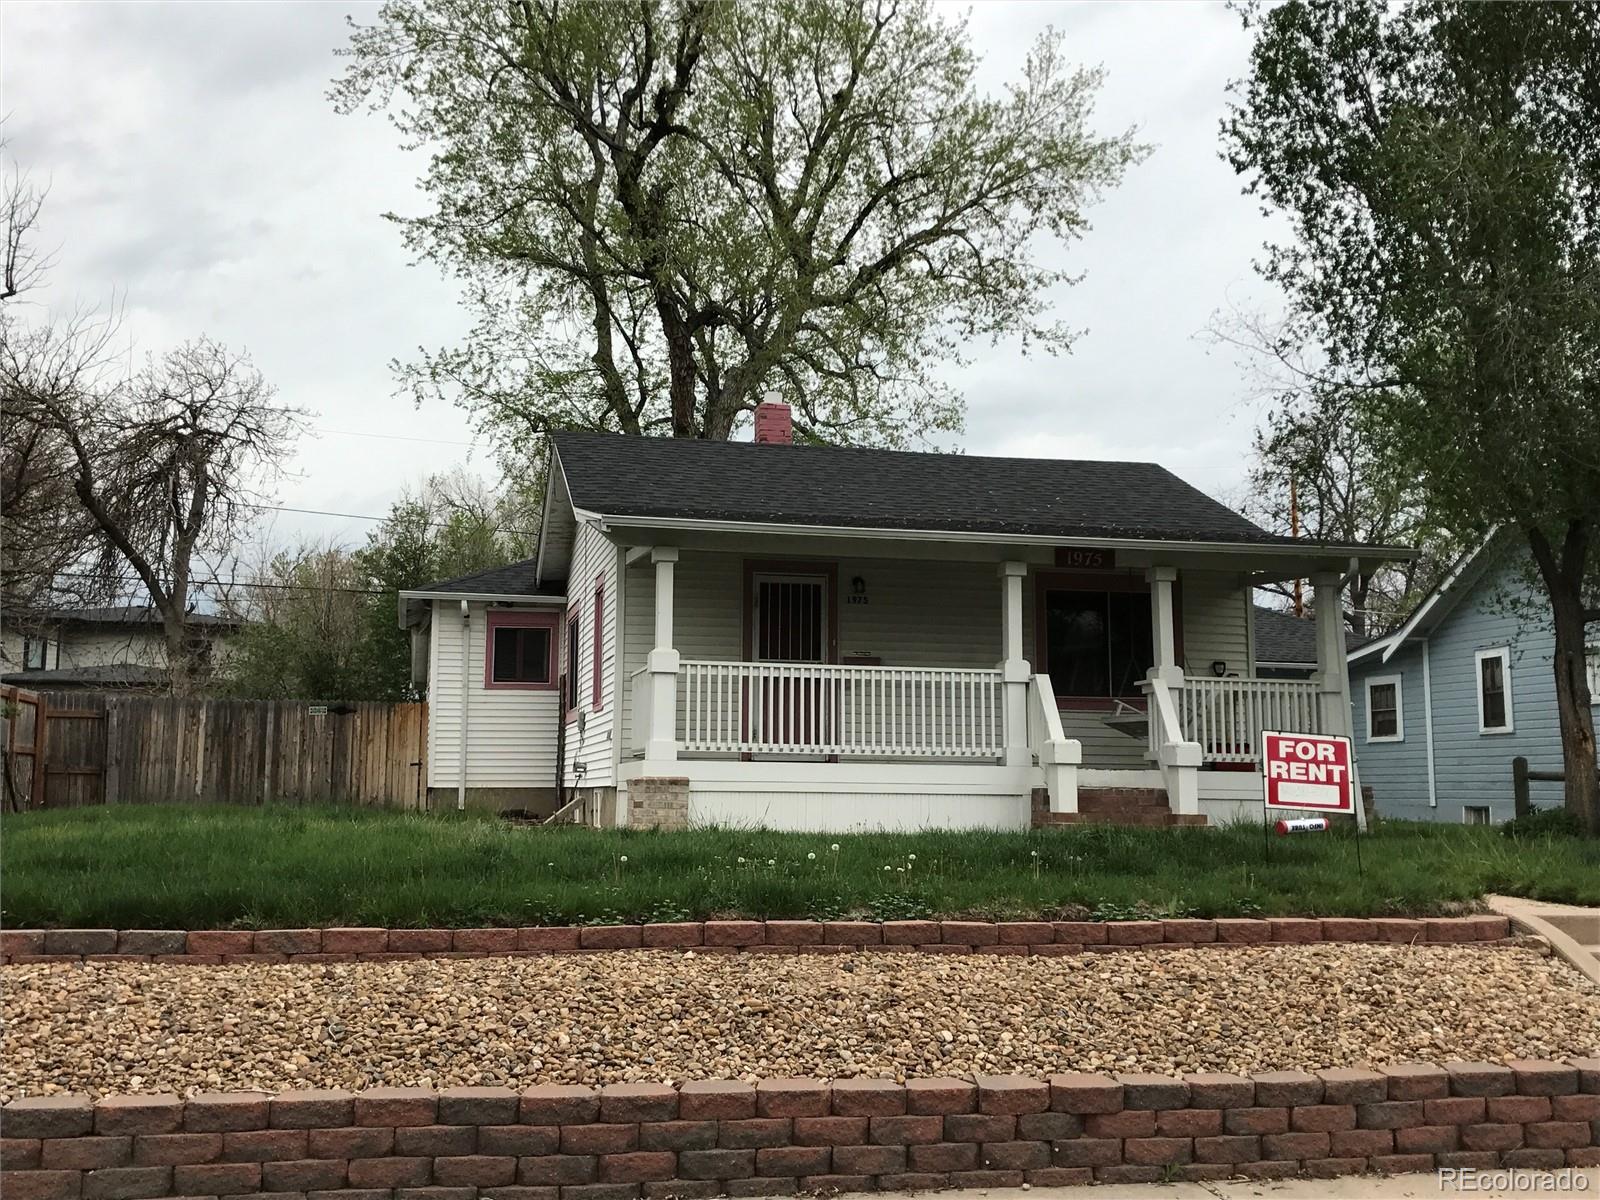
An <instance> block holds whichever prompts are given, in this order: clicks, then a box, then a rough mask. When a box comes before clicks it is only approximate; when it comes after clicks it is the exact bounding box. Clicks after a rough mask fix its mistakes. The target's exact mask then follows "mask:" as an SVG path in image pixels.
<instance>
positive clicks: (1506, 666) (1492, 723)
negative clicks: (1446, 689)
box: [1477, 646, 1515, 733]
mask: <svg viewBox="0 0 1600 1200" xmlns="http://www.w3.org/2000/svg"><path fill="white" fill-rule="evenodd" d="M1477 667H1478V732H1479V733H1510V732H1511V731H1512V730H1513V729H1514V728H1515V726H1514V725H1513V723H1512V714H1511V650H1510V648H1509V647H1507V646H1501V647H1498V648H1497V649H1494V650H1480V651H1478V656H1477Z"/></svg>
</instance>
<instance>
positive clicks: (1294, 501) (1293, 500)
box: [1289, 475, 1306, 617]
mask: <svg viewBox="0 0 1600 1200" xmlns="http://www.w3.org/2000/svg"><path fill="white" fill-rule="evenodd" d="M1289 536H1290V537H1296V538H1297V537H1299V536H1300V493H1299V492H1298V491H1297V490H1296V488H1295V483H1294V476H1293V475H1291V476H1289ZM1300 583H1301V581H1300V580H1299V579H1296V580H1295V581H1294V615H1295V616H1297V617H1303V616H1305V615H1306V600H1305V594H1304V592H1303V591H1302V590H1301V587H1300Z"/></svg>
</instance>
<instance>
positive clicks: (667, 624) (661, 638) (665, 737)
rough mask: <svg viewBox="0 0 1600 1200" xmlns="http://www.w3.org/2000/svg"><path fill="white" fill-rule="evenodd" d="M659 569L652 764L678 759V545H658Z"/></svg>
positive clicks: (653, 554)
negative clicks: (674, 597)
mask: <svg viewBox="0 0 1600 1200" xmlns="http://www.w3.org/2000/svg"><path fill="white" fill-rule="evenodd" d="M650 561H651V562H653V563H654V564H655V567H656V640H655V647H654V648H653V649H652V650H651V651H650V657H649V660H648V665H649V669H650V729H649V732H648V733H647V734H646V737H645V750H644V756H645V758H646V760H648V761H651V762H674V761H676V760H677V757H678V652H677V650H676V649H674V648H673V645H672V567H673V564H674V563H676V562H677V561H678V549H677V547H676V546H656V547H654V548H652V549H651V551H650Z"/></svg>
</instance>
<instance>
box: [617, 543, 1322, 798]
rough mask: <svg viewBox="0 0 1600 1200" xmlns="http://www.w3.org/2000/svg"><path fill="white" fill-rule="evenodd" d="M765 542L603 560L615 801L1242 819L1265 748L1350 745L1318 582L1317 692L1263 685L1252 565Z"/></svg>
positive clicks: (642, 549) (635, 552)
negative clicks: (614, 680)
mask: <svg viewBox="0 0 1600 1200" xmlns="http://www.w3.org/2000/svg"><path fill="white" fill-rule="evenodd" d="M679 540H680V541H681V540H682V539H679ZM775 540H776V539H769V540H768V541H767V542H766V543H764V544H763V545H762V546H761V547H760V550H759V551H757V550H756V549H755V548H754V547H751V548H748V549H747V548H745V546H741V545H735V544H727V543H714V544H706V543H704V542H702V543H701V544H690V545H682V544H679V545H662V544H659V543H657V544H650V545H636V546H632V547H629V548H628V549H626V550H625V551H624V555H625V566H624V569H623V571H622V572H621V579H622V581H623V582H622V586H621V592H622V595H621V597H620V601H621V606H620V610H619V626H620V630H619V641H620V646H619V649H620V654H619V661H620V671H621V674H620V678H619V684H620V685H621V687H620V692H621V695H622V698H623V708H622V717H621V726H622V729H621V740H620V744H619V761H618V775H617V778H618V784H619V789H620V790H621V791H622V792H623V793H630V792H634V793H640V794H643V793H646V792H650V791H652V790H653V789H656V788H658V787H659V786H660V785H661V781H685V782H686V785H687V791H688V796H689V808H690V812H691V816H692V819H693V820H696V821H699V822H717V823H723V824H736V823H746V824H763V825H770V826H777V827H787V828H807V829H819V828H835V829H837V828H852V827H891V828H892V827H918V826H922V825H935V824H938V825H961V824H966V825H980V826H992V827H1009V828H1017V827H1024V826H1026V825H1027V824H1028V823H1029V822H1030V821H1034V820H1037V819H1038V818H1037V815H1036V809H1037V810H1039V811H1042V812H1043V813H1047V814H1050V815H1051V816H1052V817H1054V818H1056V819H1067V820H1071V819H1074V814H1079V813H1080V811H1083V810H1084V809H1085V808H1087V809H1089V810H1093V809H1094V807H1095V806H1094V804H1093V803H1088V804H1086V805H1085V804H1080V800H1081V799H1085V798H1086V799H1089V800H1091V801H1092V799H1093V797H1094V794H1095V793H1096V792H1097V791H1103V790H1105V789H1136V790H1143V789H1155V790H1157V791H1159V792H1160V793H1161V794H1162V795H1164V797H1165V799H1166V802H1167V805H1168V811H1170V812H1171V813H1172V814H1173V815H1174V816H1176V817H1181V818H1189V819H1192V820H1199V819H1200V818H1202V817H1204V816H1208V817H1210V818H1211V819H1213V820H1217V819H1224V818H1228V817H1231V816H1233V815H1235V814H1236V812H1237V811H1238V810H1239V807H1240V806H1241V805H1243V804H1245V803H1247V802H1248V801H1251V800H1253V799H1255V798H1257V797H1259V795H1260V777H1259V775H1258V774H1257V773H1256V772H1255V769H1254V768H1255V764H1256V761H1257V754H1258V748H1259V745H1260V733H1261V731H1262V730H1263V729H1276V730H1285V731H1293V732H1348V719H1349V718H1348V712H1349V703H1348V691H1347V686H1348V685H1347V683H1346V678H1345V674H1344V670H1343V664H1344V657H1343V652H1342V633H1341V630H1340V629H1339V628H1338V613H1339V606H1338V595H1337V588H1338V583H1339V576H1338V575H1337V574H1336V573H1334V572H1333V571H1328V570H1319V571H1315V572H1312V573H1310V574H1311V577H1312V582H1313V586H1314V587H1315V589H1316V598H1317V601H1318V603H1317V609H1318V611H1319V612H1321V613H1325V614H1329V616H1328V617H1325V618H1324V625H1325V626H1326V627H1325V628H1319V631H1318V632H1319V637H1318V645H1319V663H1318V669H1317V671H1316V672H1315V673H1314V674H1313V675H1312V677H1311V678H1309V679H1277V678H1273V679H1267V678H1258V677H1256V675H1255V673H1254V669H1253V668H1254V659H1253V655H1252V653H1251V649H1250V624H1251V604H1250V592H1251V581H1252V579H1254V578H1259V577H1260V576H1261V574H1262V573H1263V567H1264V565H1263V564H1262V563H1261V562H1260V561H1259V555H1258V556H1257V558H1256V559H1252V558H1251V557H1250V556H1249V555H1248V554H1235V555H1231V556H1230V555H1228V554H1207V553H1205V552H1202V551H1187V552H1185V551H1174V552H1172V553H1170V554H1169V555H1168V561H1161V562H1158V561H1153V560H1154V558H1155V557H1156V555H1155V554H1154V553H1153V552H1151V551H1147V550H1145V551H1142V550H1138V549H1123V550H1119V551H1117V552H1115V553H1112V552H1108V551H1106V550H1105V549H1103V548H1096V549H1095V550H1094V551H1093V552H1092V553H1090V552H1086V551H1084V550H1082V549H1079V548H1074V547H1066V548H1063V547H1057V546H1049V547H1041V546H1028V547H1009V548H1008V549H1011V550H1012V551H1013V554H1014V557H1013V556H1003V555H1002V553H1001V552H997V551H998V548H992V547H979V548H977V549H976V550H974V548H972V547H970V546H967V547H963V546H959V545H957V546H952V545H939V546H930V545H922V546H916V545H911V546H907V545H904V544H894V543H889V542H882V541H880V542H874V543H867V542H866V541H865V540H863V539H852V540H851V541H850V542H848V543H836V544H834V545H822V544H820V539H814V538H813V539H805V541H804V544H795V545H794V546H793V547H792V548H791V547H789V546H783V547H782V548H783V549H785V550H791V549H792V553H787V554H783V555H781V556H780V555H777V554H774V552H773V551H774V545H773V543H774V541H775ZM796 542H797V543H798V542H799V539H796ZM830 551H831V553H830ZM1272 566H1273V565H1272V564H1267V565H1266V566H1265V569H1266V570H1267V571H1270V570H1271V569H1272ZM1277 568H1278V569H1283V570H1287V569H1289V568H1288V564H1277ZM620 808H621V810H622V811H628V810H629V808H630V805H629V804H627V803H624V804H622V805H621V806H620Z"/></svg>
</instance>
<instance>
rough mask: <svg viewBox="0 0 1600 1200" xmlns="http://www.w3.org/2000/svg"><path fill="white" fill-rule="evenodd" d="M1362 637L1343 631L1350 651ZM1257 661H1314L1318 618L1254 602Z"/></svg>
mask: <svg viewBox="0 0 1600 1200" xmlns="http://www.w3.org/2000/svg"><path fill="white" fill-rule="evenodd" d="M1361 642H1362V639H1361V638H1359V637H1357V636H1356V635H1355V634H1353V633H1351V632H1350V631H1349V630H1346V631H1345V635H1344V648H1345V652H1346V653H1349V652H1350V651H1351V650H1354V649H1355V648H1356V647H1357V646H1359V645H1360V644H1361ZM1255 647H1256V661H1257V662H1258V663H1293V664H1296V665H1300V664H1303V665H1305V666H1308V667H1314V666H1316V665H1317V621H1316V618H1315V617H1297V616H1295V615H1294V614H1293V613H1290V612H1284V611H1282V610H1281V609H1276V608H1263V607H1262V606H1261V605H1259V604H1258V605H1256V637H1255Z"/></svg>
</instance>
